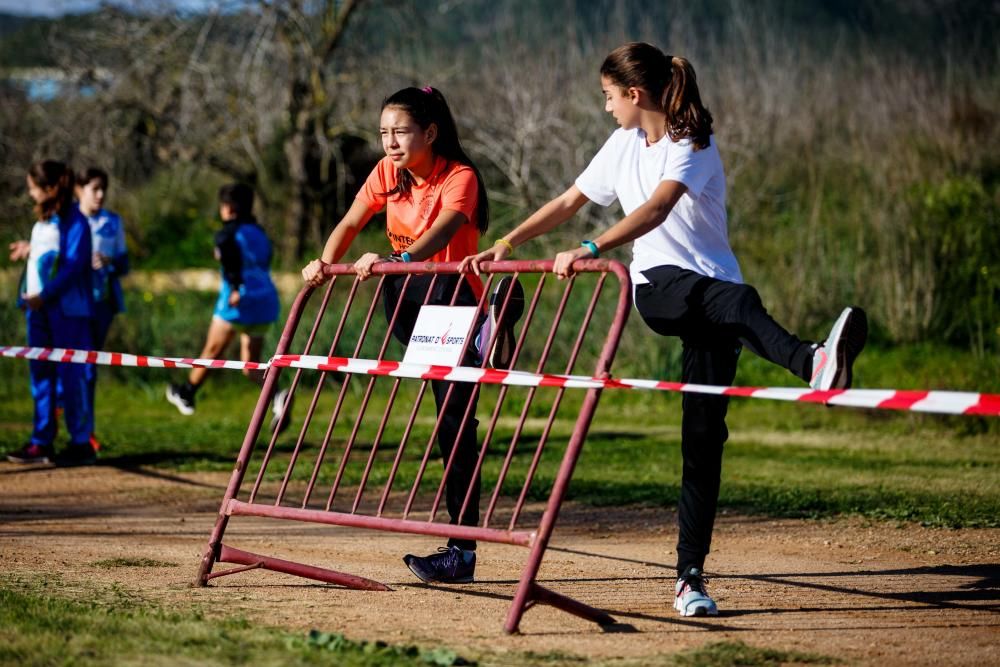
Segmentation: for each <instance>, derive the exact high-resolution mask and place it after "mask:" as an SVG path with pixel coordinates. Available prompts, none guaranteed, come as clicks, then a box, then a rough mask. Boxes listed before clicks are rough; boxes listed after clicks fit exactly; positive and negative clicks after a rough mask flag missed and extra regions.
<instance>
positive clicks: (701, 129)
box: [601, 42, 712, 149]
mask: <svg viewBox="0 0 1000 667" xmlns="http://www.w3.org/2000/svg"><path fill="white" fill-rule="evenodd" d="M601 75H602V76H605V77H607V78H608V79H610V80H611V81H612V82H613V83H614V84H615V85H617V86H618V87H620V88H641V89H643V90H645V91H646V92H647V93H649V95H650V97H652V98H653V99H654V100H657V101H658V102H659V104H660V108H661V109H662V111H663V113H665V114H666V121H665V125H666V127H665V129H666V131H667V136H669V137H670V140H671V141H680V140H681V139H691V142H692V143H693V144H694V146H695V149H702V148H708V145H709V142H710V141H711V136H712V114H711V113H710V112H709V110H708V109H707V108H705V106H704V105H703V104H702V103H701V93H699V92H698V81H697V78H696V77H695V73H694V67H692V66H691V63H690V62H688V61H687V60H686V59H684V58H681V57H678V56H669V55H665V54H664V53H663V52H662V51H660V49H658V48H656V47H655V46H653V45H652V44H647V43H645V42H630V43H628V44H624V45H622V46H619V47H618V48H617V49H615V50H614V51H612V52H611V53H610V54H608V57H607V58H605V59H604V63H603V64H602V65H601Z"/></svg>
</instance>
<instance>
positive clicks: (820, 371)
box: [809, 306, 868, 391]
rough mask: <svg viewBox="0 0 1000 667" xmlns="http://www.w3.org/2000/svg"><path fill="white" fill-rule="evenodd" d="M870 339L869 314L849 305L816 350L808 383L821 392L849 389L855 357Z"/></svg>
mask: <svg viewBox="0 0 1000 667" xmlns="http://www.w3.org/2000/svg"><path fill="white" fill-rule="evenodd" d="M867 340H868V316H867V315H866V314H865V311H863V310H862V309H860V308H857V307H854V306H848V307H847V308H844V312H842V313H841V314H840V317H838V318H837V321H836V322H834V323H833V328H832V329H830V335H829V336H827V339H826V341H825V342H824V343H823V344H822V345H817V346H816V348H815V350H814V351H813V372H812V378H810V380H809V386H810V387H812V388H813V389H816V390H818V391H828V390H830V389H849V388H850V386H851V382H852V381H853V373H852V371H853V367H854V360H855V359H857V357H858V355H859V354H861V350H863V349H864V347H865V341H867Z"/></svg>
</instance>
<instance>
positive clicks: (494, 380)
mask: <svg viewBox="0 0 1000 667" xmlns="http://www.w3.org/2000/svg"><path fill="white" fill-rule="evenodd" d="M508 377H510V371H504V370H497V369H496V368H484V369H483V377H482V378H480V380H479V381H480V382H486V383H487V384H503V381H504V380H506V379H507V378H508Z"/></svg>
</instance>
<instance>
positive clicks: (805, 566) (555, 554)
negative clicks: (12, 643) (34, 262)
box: [0, 464, 1000, 665]
mask: <svg viewBox="0 0 1000 667" xmlns="http://www.w3.org/2000/svg"><path fill="white" fill-rule="evenodd" d="M227 477H228V476H227V475H221V474H168V473H163V472H159V471H155V470H151V469H144V468H140V469H132V470H120V469H115V468H110V467H100V466H99V467H95V468H85V469H76V470H62V469H25V468H21V467H15V466H13V465H9V464H0V489H2V492H0V555H2V557H3V563H4V566H5V570H6V572H7V573H11V574H14V575H26V576H38V575H42V574H44V573H52V572H55V573H58V575H59V576H60V578H61V580H62V582H63V583H64V586H65V589H66V590H65V594H66V595H68V596H73V595H85V594H86V590H87V588H88V586H93V585H95V584H96V585H110V584H112V583H115V584H118V585H120V586H123V587H126V588H128V589H131V590H134V591H138V592H139V593H140V594H141V595H142V596H143V597H144V598H147V599H150V600H155V601H158V602H159V603H161V604H164V605H167V606H171V607H181V608H190V607H192V606H197V607H200V608H202V609H204V610H205V611H206V613H207V614H209V615H211V614H213V613H215V610H218V611H219V612H222V613H225V614H242V615H244V616H246V617H248V618H251V619H254V620H256V621H260V622H263V623H267V624H272V625H278V626H281V627H285V628H289V629H309V628H319V629H323V630H327V631H334V632H343V633H344V634H346V635H348V636H349V637H352V638H356V639H382V640H385V641H389V642H401V643H421V644H439V643H442V644H445V645H448V646H450V647H452V648H455V649H456V650H459V651H460V652H463V651H464V652H466V653H467V654H472V655H479V654H480V653H481V652H486V653H489V654H491V656H492V658H491V660H490V661H500V662H503V661H504V660H505V658H504V656H506V655H509V656H510V661H511V662H515V661H516V656H517V654H520V653H522V652H525V651H533V652H536V653H550V652H559V653H565V654H571V655H579V656H587V657H591V658H612V657H618V656H624V657H632V658H638V659H642V658H651V657H652V656H655V655H659V654H666V653H672V652H674V651H677V650H679V649H682V648H690V647H696V646H701V645H703V644H705V643H708V642H712V641H722V640H736V641H743V642H746V643H748V644H752V645H755V646H761V647H768V648H779V649H786V650H798V651H809V652H816V653H821V654H825V655H829V656H834V657H836V658H838V659H842V660H844V661H845V662H849V663H853V664H863V665H885V664H913V665H917V664H920V665H939V664H954V665H991V664H1000V530H995V529H988V530H943V529H928V528H921V527H917V526H906V527H904V528H899V527H896V526H895V525H894V524H889V523H870V522H865V521H861V520H856V519H849V520H837V521H794V520H770V519H761V518H755V517H745V516H728V515H723V516H721V517H720V521H719V524H718V528H717V532H716V540H715V544H716V547H715V548H716V551H715V553H713V555H712V556H711V559H710V562H709V573H710V574H711V575H713V576H712V579H711V584H710V586H711V591H712V592H713V594H714V596H715V597H716V599H717V600H718V602H719V606H720V608H721V609H722V612H723V613H722V615H721V616H720V617H719V618H718V619H711V620H702V619H697V620H696V619H682V618H679V617H678V616H676V615H675V613H674V612H673V610H672V609H671V607H670V603H671V595H672V590H673V581H674V574H673V568H672V557H673V553H672V543H673V541H674V539H675V537H674V529H673V526H674V516H673V515H672V514H671V513H670V512H667V511H662V510H649V509H636V508H624V509H608V508H603V509H593V508H583V507H572V506H569V507H567V508H566V509H565V510H564V513H563V517H562V519H561V520H560V528H559V529H557V533H556V540H555V543H554V547H555V548H553V549H550V551H549V552H548V554H547V556H546V560H545V563H544V565H543V567H542V576H541V583H543V584H544V585H546V586H548V587H550V588H552V589H554V590H556V591H559V592H564V593H567V594H569V595H571V596H573V597H576V598H578V599H580V600H582V601H584V602H588V603H590V604H593V605H595V606H600V607H602V608H605V609H607V610H609V611H610V612H611V614H612V615H613V616H615V617H616V618H617V619H618V620H619V621H621V623H622V624H627V625H629V626H631V627H632V628H633V629H634V632H630V633H628V634H620V633H603V632H601V631H600V630H599V629H598V628H597V626H594V625H591V624H589V623H586V622H584V621H581V620H579V619H577V618H575V617H572V616H569V615H567V614H564V613H562V612H558V611H556V610H553V609H551V608H548V607H536V608H534V609H531V610H529V611H528V612H527V614H526V615H525V618H524V621H523V622H522V626H521V629H522V633H523V634H521V635H518V636H506V635H504V634H503V633H502V631H501V627H502V622H503V618H504V616H505V614H506V611H507V607H508V604H509V601H510V597H511V595H512V594H513V589H514V585H515V583H516V581H517V577H518V575H519V572H520V567H521V565H522V563H523V559H524V558H525V556H526V554H527V551H526V550H524V549H521V548H516V547H505V546H497V545H492V544H484V545H481V546H480V552H479V557H480V561H479V566H478V570H477V578H478V581H477V583H475V584H473V585H469V586H463V587H450V588H449V587H427V586H424V585H423V584H419V583H416V582H415V581H414V580H413V579H412V577H411V575H410V574H409V572H408V571H407V570H406V569H405V567H404V566H403V565H402V562H401V561H400V556H401V555H402V554H403V553H406V552H408V551H413V552H416V553H420V552H423V551H430V550H433V548H434V547H436V546H437V545H438V541H437V540H435V539H427V538H421V537H414V536H397V535H391V534H382V533H371V532H363V531H356V530H348V529H340V528H329V527H321V526H313V525H309V524H295V523H287V522H286V523H275V522H272V521H267V520H251V519H245V518H239V519H234V520H233V522H232V523H231V525H230V529H229V532H228V533H227V538H226V542H227V543H229V544H231V545H232V546H236V547H239V548H242V549H246V550H248V551H256V552H261V553H267V554H269V555H275V556H284V557H287V558H290V559H294V560H299V561H301V562H307V563H312V564H316V565H323V566H327V567H331V568H334V569H339V570H341V571H345V572H350V573H355V574H360V575H364V576H368V577H372V578H375V579H377V580H380V581H383V582H385V583H387V584H388V585H389V586H390V587H391V588H392V589H393V590H392V591H391V592H388V593H365V592H357V591H349V590H343V589H339V588H336V587H332V586H325V585H317V584H314V583H313V582H310V581H306V580H303V579H296V578H293V577H287V576H283V575H279V574H275V573H270V572H261V571H252V572H247V573H244V574H238V575H235V576H231V577H226V578H223V579H220V580H217V582H216V583H215V584H214V585H212V586H210V587H207V588H192V587H190V585H189V584H190V582H191V581H192V580H193V579H194V575H195V572H196V568H197V563H198V560H199V558H200V554H201V551H202V549H203V547H204V544H205V542H206V539H207V537H208V534H209V531H210V528H211V526H212V523H213V522H214V514H215V511H216V509H217V507H218V502H219V499H220V498H221V496H222V493H223V489H224V485H225V482H226V480H227ZM114 558H131V559H137V558H146V559H154V560H157V561H165V562H166V563H168V564H170V565H169V566H166V567H118V568H108V567H106V566H104V567H102V566H100V565H96V563H97V562H98V561H106V560H108V559H114Z"/></svg>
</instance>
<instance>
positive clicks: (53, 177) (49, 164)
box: [28, 160, 75, 220]
mask: <svg viewBox="0 0 1000 667" xmlns="http://www.w3.org/2000/svg"><path fill="white" fill-rule="evenodd" d="M28 178H30V179H31V182H32V183H34V184H35V185H36V186H38V187H39V188H43V189H45V190H48V189H51V188H55V192H54V193H53V194H52V195H51V196H49V197H47V198H45V199H43V200H42V201H40V202H38V203H37V204H35V214H36V215H37V216H38V219H39V220H48V219H49V218H51V217H52V216H53V215H56V214H58V215H59V217H61V218H63V219H66V218H67V217H68V216H69V213H70V210H71V209H72V206H73V185H74V184H75V179H74V178H73V170H72V169H70V168H69V167H68V166H66V164H65V163H64V162H57V161H56V160H43V161H41V162H36V163H35V164H33V165H31V167H29V168H28Z"/></svg>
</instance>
